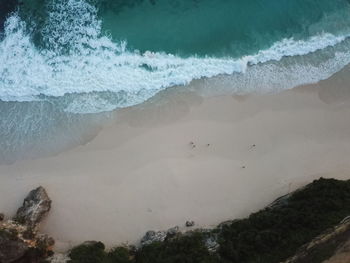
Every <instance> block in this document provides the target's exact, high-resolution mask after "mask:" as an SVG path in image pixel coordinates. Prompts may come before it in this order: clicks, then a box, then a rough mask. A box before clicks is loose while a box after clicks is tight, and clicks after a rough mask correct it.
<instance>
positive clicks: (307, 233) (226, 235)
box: [220, 178, 350, 263]
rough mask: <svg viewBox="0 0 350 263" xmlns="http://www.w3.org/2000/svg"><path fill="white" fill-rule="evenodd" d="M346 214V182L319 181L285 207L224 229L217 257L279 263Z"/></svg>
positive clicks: (349, 202)
mask: <svg viewBox="0 0 350 263" xmlns="http://www.w3.org/2000/svg"><path fill="white" fill-rule="evenodd" d="M349 214H350V181H337V180H334V179H322V178H321V179H319V180H317V181H314V182H313V183H312V184H310V185H309V186H308V187H306V188H304V189H302V190H300V191H298V192H296V193H295V194H293V195H292V196H291V197H290V198H289V199H288V200H287V202H286V204H285V205H282V206H278V207H276V208H266V209H264V210H261V211H259V212H257V213H254V214H251V215H250V216H249V218H247V219H243V220H239V221H235V222H234V223H232V224H231V225H228V226H224V227H223V229H222V231H221V232H220V255H221V257H222V258H224V259H226V260H228V261H230V262H237V263H245V262H259V263H264V262H266V263H274V262H280V261H283V260H284V259H286V258H288V257H289V256H292V255H293V254H294V253H295V252H296V250H297V249H298V248H299V247H300V246H302V245H303V244H305V243H307V242H310V241H311V240H312V239H313V238H314V237H316V236H317V235H319V234H321V233H322V232H323V231H324V230H326V229H327V228H329V227H331V226H334V225H335V224H337V223H339V221H340V220H342V219H343V218H344V217H346V216H347V215H349Z"/></svg>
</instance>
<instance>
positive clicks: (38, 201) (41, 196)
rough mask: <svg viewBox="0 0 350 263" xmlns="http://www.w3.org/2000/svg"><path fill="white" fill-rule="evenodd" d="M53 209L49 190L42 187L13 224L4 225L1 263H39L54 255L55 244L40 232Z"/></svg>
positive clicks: (0, 230)
mask: <svg viewBox="0 0 350 263" xmlns="http://www.w3.org/2000/svg"><path fill="white" fill-rule="evenodd" d="M50 208H51V200H50V199H49V197H48V195H47V193H46V191H45V189H44V188H43V187H38V188H37V189H35V190H33V191H31V192H30V193H29V194H28V196H27V197H26V198H25V200H24V202H23V206H22V207H21V208H19V209H18V212H17V214H16V216H15V217H14V219H13V220H7V221H2V222H0V262H1V263H37V262H42V260H43V259H44V258H46V257H48V256H50V255H52V246H53V245H54V243H55V242H54V240H53V239H52V238H51V237H49V236H47V235H43V234H39V233H38V232H37V226H38V224H39V223H40V221H41V220H42V219H43V218H44V216H45V215H46V214H47V213H48V212H49V211H50ZM0 221H1V220H0Z"/></svg>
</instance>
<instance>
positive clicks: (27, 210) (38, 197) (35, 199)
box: [14, 186, 51, 228]
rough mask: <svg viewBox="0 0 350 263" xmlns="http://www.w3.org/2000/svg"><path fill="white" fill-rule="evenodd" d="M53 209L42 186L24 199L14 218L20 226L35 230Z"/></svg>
mask: <svg viewBox="0 0 350 263" xmlns="http://www.w3.org/2000/svg"><path fill="white" fill-rule="evenodd" d="M50 209H51V200H50V198H49V196H48V195H47V193H46V190H45V189H44V188H43V187H42V186H40V187H38V188H36V189H34V190H32V191H31V192H30V193H29V194H28V196H27V197H26V198H25V199H24V201H23V205H22V206H21V207H20V208H19V209H18V211H17V214H16V216H15V218H14V220H15V221H17V222H18V223H20V224H23V225H26V226H28V227H31V228H35V227H36V226H37V224H38V223H39V222H40V221H41V220H42V219H43V218H44V217H45V216H46V214H47V213H48V212H49V211H50Z"/></svg>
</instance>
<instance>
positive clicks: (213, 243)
mask: <svg viewBox="0 0 350 263" xmlns="http://www.w3.org/2000/svg"><path fill="white" fill-rule="evenodd" d="M205 246H206V248H207V249H208V251H209V252H211V253H214V252H216V251H217V250H218V249H219V243H218V242H217V239H216V238H215V237H209V238H207V239H206V240H205Z"/></svg>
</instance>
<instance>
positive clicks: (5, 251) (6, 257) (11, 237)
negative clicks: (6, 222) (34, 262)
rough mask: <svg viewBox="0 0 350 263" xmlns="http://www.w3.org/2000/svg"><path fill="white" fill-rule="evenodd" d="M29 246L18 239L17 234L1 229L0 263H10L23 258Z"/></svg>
mask: <svg viewBox="0 0 350 263" xmlns="http://www.w3.org/2000/svg"><path fill="white" fill-rule="evenodd" d="M28 249H29V248H28V245H27V244H26V243H25V242H24V241H23V240H21V239H19V238H18V237H17V233H14V232H11V231H7V230H5V229H0V262H1V263H10V262H14V261H15V260H18V259H20V258H22V257H23V256H24V255H25V254H26V252H27V251H28Z"/></svg>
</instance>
